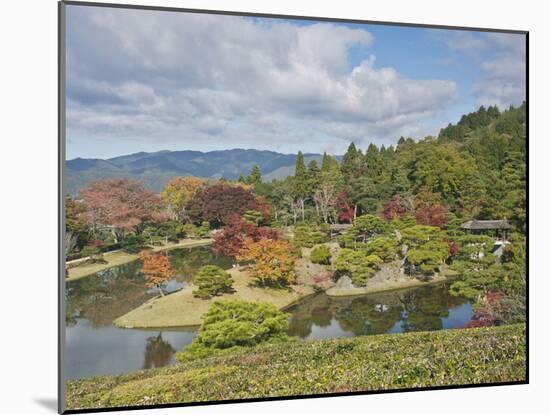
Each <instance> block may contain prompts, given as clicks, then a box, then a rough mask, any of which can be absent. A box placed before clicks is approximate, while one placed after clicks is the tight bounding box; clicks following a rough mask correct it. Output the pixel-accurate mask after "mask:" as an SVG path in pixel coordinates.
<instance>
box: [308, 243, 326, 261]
mask: <svg viewBox="0 0 550 415" xmlns="http://www.w3.org/2000/svg"><path fill="white" fill-rule="evenodd" d="M309 257H310V259H311V262H313V263H315V264H322V265H330V258H331V253H330V248H329V247H328V246H326V245H321V246H318V247H317V248H314V249H313V250H312V251H311V254H310V256H309Z"/></svg>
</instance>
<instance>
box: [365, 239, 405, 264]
mask: <svg viewBox="0 0 550 415" xmlns="http://www.w3.org/2000/svg"><path fill="white" fill-rule="evenodd" d="M397 252H398V247H397V241H396V240H395V239H394V238H389V237H385V236H379V237H376V238H373V239H371V240H370V241H369V242H368V243H367V254H369V255H377V256H378V257H380V258H381V259H382V260H383V261H384V262H388V261H393V260H394V259H395V258H396V257H397Z"/></svg>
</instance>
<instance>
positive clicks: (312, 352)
mask: <svg viewBox="0 0 550 415" xmlns="http://www.w3.org/2000/svg"><path fill="white" fill-rule="evenodd" d="M525 355H526V349H525V326H524V325H514V326H502V327H490V328H477V329H462V330H460V329H459V330H442V331H436V332H420V333H407V334H390V335H379V336H364V337H356V338H352V339H334V340H319V341H304V342H291V343H283V344H270V345H264V346H258V347H256V348H253V349H248V350H244V351H242V352H237V353H232V354H228V355H225V356H219V357H214V358H210V359H204V360H198V361H194V362H190V363H185V364H181V365H179V366H175V367H170V368H163V369H152V370H146V371H141V372H136V373H132V374H128V375H122V376H107V377H96V378H90V379H85V380H78V381H70V382H68V383H67V407H68V408H69V409H79V408H99V407H116V406H126V405H149V404H163V403H174V402H195V401H209V400H228V399H242V398H260V397H269V396H289V395H307V394H319V393H331V392H349V391H368V390H379V389H392V388H415V387H426V386H441V385H464V384H480V383H493V382H508V381H522V380H525V371H526V364H525Z"/></svg>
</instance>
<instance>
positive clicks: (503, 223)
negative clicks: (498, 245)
mask: <svg viewBox="0 0 550 415" xmlns="http://www.w3.org/2000/svg"><path fill="white" fill-rule="evenodd" d="M462 228H463V229H473V230H486V229H487V230H488V229H511V228H512V227H511V226H510V224H509V223H508V221H507V220H506V219H501V220H477V219H474V220H469V221H468V222H464V223H463V224H462Z"/></svg>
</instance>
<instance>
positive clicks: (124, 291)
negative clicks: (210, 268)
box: [65, 246, 232, 379]
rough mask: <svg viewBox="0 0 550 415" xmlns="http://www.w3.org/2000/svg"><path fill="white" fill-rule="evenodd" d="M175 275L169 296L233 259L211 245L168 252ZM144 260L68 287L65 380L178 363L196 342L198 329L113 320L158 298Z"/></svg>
mask: <svg viewBox="0 0 550 415" xmlns="http://www.w3.org/2000/svg"><path fill="white" fill-rule="evenodd" d="M168 257H169V258H170V262H171V263H172V265H173V266H174V268H175V269H176V271H177V273H176V276H175V277H174V278H173V279H172V280H170V281H169V282H168V283H167V284H166V287H165V291H166V292H171V291H175V290H177V289H180V288H182V287H184V286H185V285H186V284H187V283H188V282H189V281H190V280H191V279H192V276H193V275H194V274H195V273H196V272H197V270H198V269H199V268H200V267H202V266H203V265H206V264H214V265H218V266H220V267H222V268H224V269H228V268H230V267H231V265H232V260H231V259H230V258H229V257H227V256H224V255H221V254H216V253H214V252H212V250H211V249H210V248H209V247H204V246H203V247H196V248H184V249H175V250H172V251H169V252H168ZM141 265H142V263H141V261H140V260H137V261H134V262H130V263H128V264H124V265H120V266H117V267H113V268H109V269H107V270H105V271H101V272H98V273H97V274H95V275H91V276H89V277H85V278H81V279H79V280H76V281H72V282H68V283H67V302H66V304H67V310H66V321H65V323H66V334H65V359H66V360H65V377H66V378H67V379H77V378H82V377H89V376H95V375H114V374H120V373H126V372H131V371H135V370H140V369H148V368H152V367H160V366H166V365H168V364H172V363H174V362H175V360H174V353H175V351H177V350H180V349H181V348H183V347H184V346H185V345H187V344H189V343H191V341H192V339H193V337H194V336H195V332H196V330H195V329H192V328H182V329H163V330H162V331H161V330H130V329H120V328H117V327H114V326H113V325H112V321H113V320H115V319H116V318H118V317H120V316H122V315H124V314H126V313H127V312H129V311H130V310H132V309H134V308H136V307H138V306H139V305H141V304H143V303H144V302H145V301H147V300H148V299H150V298H152V297H154V296H156V295H158V291H157V290H156V289H149V288H147V287H146V285H145V280H144V278H143V275H142V274H141V273H140V270H141Z"/></svg>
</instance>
